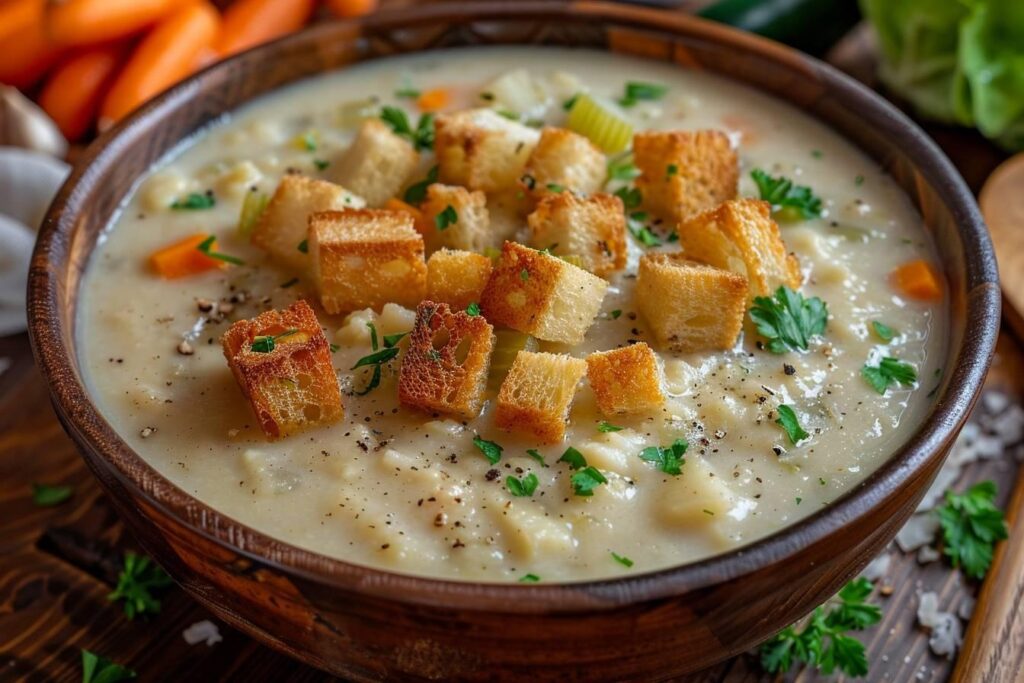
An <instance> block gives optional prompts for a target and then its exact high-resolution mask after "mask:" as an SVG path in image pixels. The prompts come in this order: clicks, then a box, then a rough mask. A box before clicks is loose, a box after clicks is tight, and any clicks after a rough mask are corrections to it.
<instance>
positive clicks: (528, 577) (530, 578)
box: [519, 574, 540, 583]
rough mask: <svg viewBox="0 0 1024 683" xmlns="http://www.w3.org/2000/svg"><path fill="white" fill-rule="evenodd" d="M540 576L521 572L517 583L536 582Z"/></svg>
mask: <svg viewBox="0 0 1024 683" xmlns="http://www.w3.org/2000/svg"><path fill="white" fill-rule="evenodd" d="M538 581H540V577H539V576H537V575H536V574H523V575H522V576H520V577H519V583H537V582H538Z"/></svg>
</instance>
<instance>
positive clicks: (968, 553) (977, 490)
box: [935, 481, 1007, 579]
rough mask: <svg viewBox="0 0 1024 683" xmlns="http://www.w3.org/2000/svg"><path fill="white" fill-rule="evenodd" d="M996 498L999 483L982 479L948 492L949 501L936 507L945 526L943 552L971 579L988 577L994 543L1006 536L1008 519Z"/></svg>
mask: <svg viewBox="0 0 1024 683" xmlns="http://www.w3.org/2000/svg"><path fill="white" fill-rule="evenodd" d="M995 498H996V485H995V484H994V483H992V482H991V481H983V482H981V483H979V484H975V485H974V486H972V487H971V488H969V489H967V491H965V492H964V493H953V492H952V491H946V502H945V503H943V504H942V505H941V506H940V507H938V508H936V510H935V512H936V514H937V515H938V516H939V523H940V524H941V525H942V551H943V553H944V554H945V555H946V557H948V558H949V560H950V562H951V563H952V565H953V566H954V567H962V568H963V570H964V573H965V574H967V576H970V577H971V578H975V579H982V578H984V577H985V572H987V571H988V568H989V566H991V564H992V549H993V546H995V544H996V542H997V541H1001V540H1003V539H1004V538H1006V533H1007V529H1006V520H1005V519H1004V517H1003V512H1002V511H1001V510H1000V509H999V508H997V507H996V506H995Z"/></svg>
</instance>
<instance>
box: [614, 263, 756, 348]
mask: <svg viewBox="0 0 1024 683" xmlns="http://www.w3.org/2000/svg"><path fill="white" fill-rule="evenodd" d="M634 301H635V303H636V305H637V308H638V309H639V310H640V313H641V315H643V316H644V318H645V319H646V320H647V324H648V326H649V327H650V328H651V331H652V332H653V333H654V337H655V339H657V341H658V344H659V345H661V346H662V347H664V348H666V349H668V350H670V351H678V352H681V353H693V352H696V351H710V350H716V349H729V348H732V345H733V344H735V343H736V337H737V336H738V335H739V333H740V328H741V327H742V326H743V314H744V312H745V311H746V307H747V280H746V278H744V277H743V276H742V275H737V274H736V273H733V272H730V271H728V270H723V269H720V268H713V267H711V266H708V265H705V264H703V263H698V262H696V261H690V260H687V258H686V256H685V255H684V254H679V253H676V254H645V255H644V256H643V258H641V259H640V268H639V271H638V274H637V283H636V292H635V294H634Z"/></svg>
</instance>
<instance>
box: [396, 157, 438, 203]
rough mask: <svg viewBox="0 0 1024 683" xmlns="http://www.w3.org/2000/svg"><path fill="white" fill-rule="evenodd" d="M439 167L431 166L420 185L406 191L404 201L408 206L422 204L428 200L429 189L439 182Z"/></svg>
mask: <svg viewBox="0 0 1024 683" xmlns="http://www.w3.org/2000/svg"><path fill="white" fill-rule="evenodd" d="M437 174H438V167H437V166H431V167H430V170H429V171H427V177H426V178H425V179H424V180H421V181H420V182H418V183H414V184H412V185H410V186H409V188H408V189H407V190H406V191H405V196H404V197H403V199H404V200H405V203H406V204H422V203H423V200H424V199H426V198H427V188H428V187H430V186H431V185H433V184H434V183H436V182H437Z"/></svg>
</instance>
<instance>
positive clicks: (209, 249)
mask: <svg viewBox="0 0 1024 683" xmlns="http://www.w3.org/2000/svg"><path fill="white" fill-rule="evenodd" d="M216 241H217V238H216V237H214V236H213V235H210V236H209V237H207V238H206V239H205V240H203V241H202V242H200V243H199V244H198V245H197V246H196V249H198V250H199V251H201V252H203V253H204V254H206V255H207V256H209V257H210V258H213V259H217V260H218V261H224V262H225V263H232V264H234V265H236V266H244V265H245V261H243V260H242V259H240V258H238V257H237V256H229V255H228V254H222V253H220V252H219V251H213V243H214V242H216Z"/></svg>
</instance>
